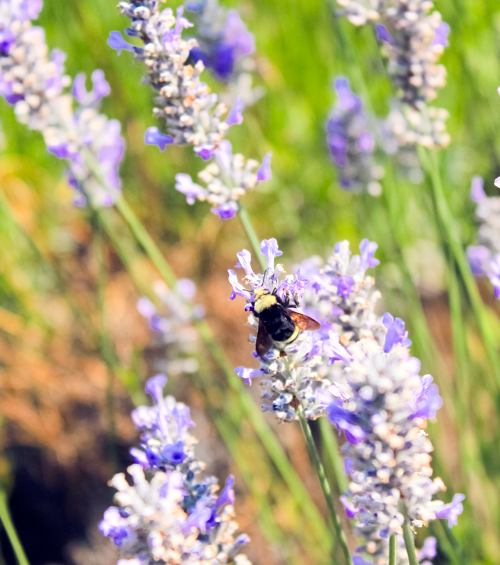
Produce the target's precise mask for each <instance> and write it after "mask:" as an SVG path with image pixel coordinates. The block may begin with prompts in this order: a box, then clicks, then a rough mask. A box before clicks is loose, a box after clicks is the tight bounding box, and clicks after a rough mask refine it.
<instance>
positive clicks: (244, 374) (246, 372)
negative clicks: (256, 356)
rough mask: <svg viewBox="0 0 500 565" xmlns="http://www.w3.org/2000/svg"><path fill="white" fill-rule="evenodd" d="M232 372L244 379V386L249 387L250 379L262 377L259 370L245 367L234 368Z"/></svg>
mask: <svg viewBox="0 0 500 565" xmlns="http://www.w3.org/2000/svg"><path fill="white" fill-rule="evenodd" d="M234 372H235V373H236V374H237V375H238V377H240V378H241V379H245V384H247V385H251V384H252V379H254V378H256V377H262V375H263V374H264V373H263V372H262V371H261V370H260V369H247V368H246V367H236V369H235V370H234Z"/></svg>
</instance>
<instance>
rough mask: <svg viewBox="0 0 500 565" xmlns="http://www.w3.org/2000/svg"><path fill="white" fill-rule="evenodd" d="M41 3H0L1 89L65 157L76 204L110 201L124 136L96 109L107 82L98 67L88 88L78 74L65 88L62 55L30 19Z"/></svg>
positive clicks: (33, 0) (114, 192) (116, 190)
mask: <svg viewBox="0 0 500 565" xmlns="http://www.w3.org/2000/svg"><path fill="white" fill-rule="evenodd" d="M41 8H42V2H41V0H25V1H22V0H5V1H4V2H2V4H1V5H0V30H1V31H0V91H1V92H2V94H3V96H4V97H5V99H6V101H7V102H8V103H9V104H12V105H14V107H15V113H16V116H17V119H18V120H19V121H20V122H21V123H24V124H26V125H28V127H29V128H30V129H33V130H37V131H41V132H42V133H43V136H44V139H45V143H46V144H47V148H48V150H49V151H50V152H51V153H54V154H55V155H56V156H57V157H59V158H61V159H68V160H69V171H68V182H69V184H70V186H71V187H72V188H74V189H75V190H76V191H77V194H78V195H77V198H76V200H75V204H77V205H83V204H85V202H86V198H87V197H89V198H90V199H91V200H92V203H93V204H94V205H111V204H113V203H114V202H115V200H116V198H118V197H119V196H120V190H121V181H120V178H119V176H118V169H119V164H120V161H121V159H122V157H123V151H124V141H123V139H122V138H121V137H120V124H119V122H118V121H116V120H108V119H107V118H106V117H105V116H104V115H102V114H99V113H98V109H99V106H100V101H101V99H102V97H103V96H106V95H107V94H109V85H108V83H107V82H106V81H105V80H104V76H103V73H102V71H95V72H94V73H93V74H92V82H93V90H92V91H91V92H87V91H86V89H85V76H84V75H78V76H77V78H76V79H75V83H74V88H73V98H72V97H71V96H70V95H69V94H65V93H64V89H65V87H68V86H69V85H70V82H71V81H70V78H69V77H68V76H67V75H65V74H64V60H65V58H66V56H65V55H64V53H62V52H61V51H58V50H54V51H53V52H52V54H51V56H50V58H49V57H48V47H47V45H46V43H45V34H44V31H43V29H42V28H39V27H32V25H31V20H32V19H35V18H36V17H37V16H38V13H39V12H40V10H41ZM74 101H76V103H77V104H78V107H77V108H76V109H73V107H72V106H73V102H74ZM84 152H89V153H90V154H91V155H92V156H93V158H94V160H95V161H96V162H97V163H98V164H99V165H100V169H101V173H102V175H103V176H104V178H105V179H106V181H107V184H108V185H109V187H110V188H111V190H112V192H107V191H106V190H105V189H104V188H103V187H102V186H101V184H100V182H99V181H98V180H97V179H96V178H95V176H94V174H93V173H92V171H91V170H90V169H89V167H88V165H87V162H86V159H85V155H84Z"/></svg>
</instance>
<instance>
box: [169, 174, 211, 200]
mask: <svg viewBox="0 0 500 565" xmlns="http://www.w3.org/2000/svg"><path fill="white" fill-rule="evenodd" d="M175 180H176V181H177V182H176V184H175V188H176V190H178V191H179V192H182V194H185V195H186V198H187V203H188V204H194V202H195V200H196V198H202V197H204V196H205V189H204V188H203V187H201V186H200V185H199V184H196V183H194V182H193V179H192V178H191V177H190V176H189V175H187V174H185V173H178V174H177V175H175Z"/></svg>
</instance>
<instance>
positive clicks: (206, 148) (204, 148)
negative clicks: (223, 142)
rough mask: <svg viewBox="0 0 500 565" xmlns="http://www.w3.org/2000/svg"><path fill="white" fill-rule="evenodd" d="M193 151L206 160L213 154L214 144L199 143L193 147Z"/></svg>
mask: <svg viewBox="0 0 500 565" xmlns="http://www.w3.org/2000/svg"><path fill="white" fill-rule="evenodd" d="M194 151H195V153H196V154H197V155H198V156H199V157H201V158H202V159H203V160H204V161H208V160H209V159H211V158H212V157H213V156H214V155H215V146H214V145H212V144H205V145H200V146H199V147H195V148H194Z"/></svg>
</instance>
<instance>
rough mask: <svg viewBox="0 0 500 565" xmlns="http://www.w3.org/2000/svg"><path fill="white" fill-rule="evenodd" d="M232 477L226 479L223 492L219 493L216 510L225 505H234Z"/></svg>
mask: <svg viewBox="0 0 500 565" xmlns="http://www.w3.org/2000/svg"><path fill="white" fill-rule="evenodd" d="M233 487H234V477H233V475H229V477H228V478H227V479H226V486H225V487H224V490H223V491H222V492H221V493H220V496H219V498H218V499H217V508H221V507H222V506H224V505H226V504H234V490H233Z"/></svg>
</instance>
